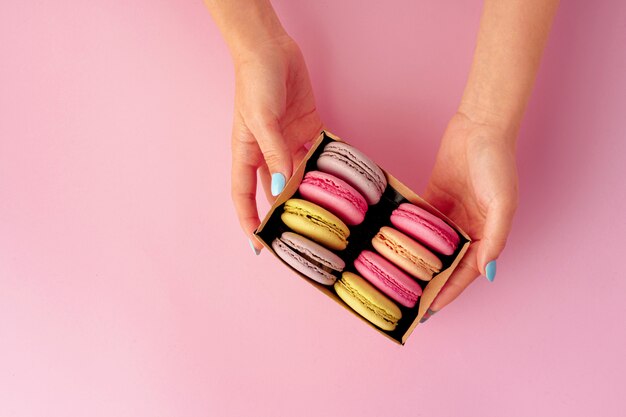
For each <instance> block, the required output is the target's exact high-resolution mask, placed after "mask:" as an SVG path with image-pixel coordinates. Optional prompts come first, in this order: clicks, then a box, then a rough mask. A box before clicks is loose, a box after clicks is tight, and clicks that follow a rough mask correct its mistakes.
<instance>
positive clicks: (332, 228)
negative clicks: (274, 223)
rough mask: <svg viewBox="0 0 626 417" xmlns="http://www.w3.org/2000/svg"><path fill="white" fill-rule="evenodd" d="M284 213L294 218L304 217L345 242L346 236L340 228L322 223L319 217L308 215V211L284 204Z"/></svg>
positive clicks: (322, 220)
mask: <svg viewBox="0 0 626 417" xmlns="http://www.w3.org/2000/svg"><path fill="white" fill-rule="evenodd" d="M284 211H285V213H288V214H294V215H296V216H301V217H306V218H307V219H309V220H311V222H312V223H313V224H316V225H317V226H320V227H323V228H325V229H328V230H329V231H330V232H331V233H333V234H335V235H337V236H338V237H339V238H340V239H341V240H346V239H347V238H348V236H347V235H346V234H345V233H343V231H342V230H341V228H339V226H337V225H336V224H333V223H328V222H326V221H324V219H322V218H321V217H319V216H315V215H312V214H311V213H309V212H308V211H306V210H304V209H301V208H299V207H293V206H289V205H287V204H285V209H284Z"/></svg>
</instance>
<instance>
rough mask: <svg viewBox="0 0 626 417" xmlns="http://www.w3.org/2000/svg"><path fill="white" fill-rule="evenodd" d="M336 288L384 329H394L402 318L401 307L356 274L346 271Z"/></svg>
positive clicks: (355, 309)
mask: <svg viewBox="0 0 626 417" xmlns="http://www.w3.org/2000/svg"><path fill="white" fill-rule="evenodd" d="M334 288H335V292H337V295H338V296H339V298H341V299H342V300H343V301H344V302H345V303H346V304H347V305H349V306H350V307H351V308H352V309H353V310H354V311H356V312H357V313H359V314H360V315H361V316H363V317H364V318H365V319H367V320H368V321H370V322H371V323H372V324H374V325H375V326H378V327H380V328H381V329H383V330H388V331H391V330H394V329H395V328H396V326H397V325H398V321H399V320H400V319H401V318H402V312H401V311H400V308H398V306H397V305H395V304H394V303H393V301H391V300H390V299H389V298H387V297H385V296H384V295H383V294H381V293H380V291H378V290H377V289H376V288H374V287H373V286H372V285H371V284H370V283H368V282H367V281H365V280H364V279H363V278H361V277H360V276H358V275H356V274H353V273H351V272H344V273H343V274H341V279H340V280H338V281H337V282H335V286H334Z"/></svg>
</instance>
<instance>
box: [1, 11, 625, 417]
mask: <svg viewBox="0 0 626 417" xmlns="http://www.w3.org/2000/svg"><path fill="white" fill-rule="evenodd" d="M275 3H276V8H277V10H278V12H279V14H280V15H281V16H282V19H283V21H284V24H285V26H286V27H287V28H288V29H289V30H290V32H291V33H292V35H293V36H294V37H295V38H296V39H297V40H298V41H299V43H300V45H301V47H302V49H303V51H304V54H305V56H306V58H307V61H308V63H309V68H310V71H311V76H312V79H313V82H314V86H315V92H316V95H317V99H318V105H319V108H320V110H321V113H322V116H323V117H324V121H325V122H326V123H327V125H328V126H329V127H330V128H331V130H332V131H333V132H335V133H336V134H338V135H339V136H341V137H344V138H345V139H347V140H350V141H351V142H353V143H354V144H356V145H358V146H359V147H361V148H362V149H363V150H364V151H366V152H367V153H370V154H371V155H374V156H375V159H376V160H377V161H378V162H379V163H380V164H381V165H382V166H383V167H387V168H390V170H391V171H392V172H393V173H394V174H395V175H396V176H397V177H399V178H400V179H401V180H403V181H404V182H406V183H407V184H408V185H410V186H411V187H414V189H416V190H422V189H423V187H424V186H425V184H426V181H427V178H428V175H429V171H430V169H431V167H432V163H433V159H434V156H435V152H436V149H437V144H438V140H439V137H440V135H441V133H442V131H443V128H444V126H445V123H446V121H447V118H448V117H449V116H450V115H451V114H452V112H453V111H454V109H455V106H456V104H457V102H458V100H459V97H460V94H461V91H462V88H463V84H464V81H465V77H466V74H467V70H468V66H469V63H470V59H471V55H472V49H473V42H474V36H475V32H476V29H477V25H478V18H479V14H480V2H479V1H460V0H441V1H433V2H414V1H409V0H406V1H400V2H394V3H393V6H387V7H386V8H384V9H383V8H382V7H381V3H380V2H363V1H362V0H352V1H314V2H305V1H300V2H293V1H290V0H280V1H276V2H275ZM367 3H369V4H367ZM625 44H626V2H624V1H623V0H613V1H602V2H590V1H586V0H570V1H564V2H563V4H562V7H561V9H560V11H559V14H558V16H557V18H556V22H555V25H554V30H553V33H552V35H551V38H550V40H549V43H548V47H547V50H546V55H545V60H544V62H543V64H542V68H541V71H540V73H539V77H538V81H537V85H536V89H535V92H534V94H533V97H532V100H531V103H530V106H529V109H528V113H527V117H526V120H525V124H524V127H523V129H522V132H521V137H520V142H519V143H520V146H519V168H520V177H521V179H520V181H521V205H520V208H519V211H518V215H517V217H516V220H515V225H514V230H513V233H512V234H511V236H510V239H509V244H508V247H507V250H506V252H505V253H504V254H503V256H502V257H501V258H500V260H499V261H498V266H499V269H498V277H497V278H496V281H495V283H494V284H489V283H488V282H487V281H486V280H485V279H480V280H478V281H477V282H476V283H475V284H474V285H473V286H472V287H471V288H470V289H469V290H468V291H466V293H465V294H463V296H462V297H461V298H460V299H459V300H458V301H457V302H455V303H454V304H453V305H451V306H450V307H449V308H447V309H446V310H444V311H442V312H441V313H439V315H437V316H435V317H434V318H433V319H431V320H430V321H429V322H428V323H427V324H426V325H424V326H420V327H418V328H417V330H416V332H415V333H414V334H413V336H412V337H411V339H410V340H409V343H408V344H407V345H406V346H405V347H399V346H397V345H395V344H393V343H391V342H390V341H389V340H387V339H386V338H384V337H381V336H380V335H378V334H377V333H376V332H374V331H373V330H371V329H370V328H368V327H367V326H365V325H363V324H362V323H361V322H360V321H358V320H357V319H355V318H354V317H353V316H352V315H350V314H348V313H346V312H345V311H343V309H342V308H341V307H339V306H337V305H335V303H334V302H332V301H331V300H329V299H327V298H325V297H324V296H322V295H321V294H320V293H318V292H317V291H314V290H313V289H312V288H311V287H310V286H309V285H307V284H306V283H304V282H302V281H301V280H299V279H297V278H296V277H295V276H294V275H293V274H292V273H291V272H290V271H288V270H286V269H285V268H284V267H283V266H282V265H281V264H280V263H279V262H277V261H276V260H275V259H274V258H273V257H271V256H270V255H269V254H268V253H263V254H262V255H261V256H260V257H258V258H257V257H254V256H253V255H252V253H251V251H250V248H249V247H248V242H247V241H246V239H245V238H244V236H243V235H242V234H241V233H240V231H239V228H238V224H237V222H236V219H235V216H234V211H233V210H232V207H231V203H230V198H229V169H230V165H229V158H230V156H229V135H230V124H231V121H230V119H231V114H232V104H233V100H232V95H233V76H232V68H231V63H230V60H229V57H228V53H227V50H226V48H225V46H224V45H223V44H222V41H221V39H220V37H219V34H218V33H217V31H216V29H215V27H214V26H213V24H212V22H211V20H210V18H209V15H208V13H207V12H206V10H205V9H204V6H203V5H202V3H201V2H200V1H194V2H182V1H173V0H158V1H154V0H151V1H146V0H136V1H99V2H93V1H77V0H76V1H61V2H34V1H3V2H1V3H0V62H1V63H0V416H3V417H14V416H83V415H84V416H87V415H88V416H116V417H118V416H295V415H298V416H333V415H345V416H357V415H358V416H362V417H365V416H382V415H386V416H389V415H394V414H395V415H420V416H422V415H423V416H460V415H466V416H503V415H506V416H529V415H541V416H564V415H568V416H588V415H602V416H618V415H623V413H624V409H625V407H626V401H625V399H624V387H625V386H626V381H625V378H624V373H625V372H626V361H625V360H624V353H625V351H626V335H625V333H626V324H625V321H624V317H625V316H626V302H625V301H624V295H625V294H626V280H625V279H624V278H625V275H626V274H625V272H624V267H623V265H622V264H623V259H624V250H625V249H626V245H625V244H624V240H623V239H624V236H625V234H626V221H625V220H624V212H625V210H626V187H625V185H624V184H625V182H624V181H625V180H624V177H625V174H626V168H625V164H626V140H625V137H626V123H625V122H624V111H625V109H626V80H625V78H624V74H626V54H625V53H624V45H625ZM263 207H264V208H267V204H263Z"/></svg>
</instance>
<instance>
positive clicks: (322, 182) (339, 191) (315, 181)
mask: <svg viewBox="0 0 626 417" xmlns="http://www.w3.org/2000/svg"><path fill="white" fill-rule="evenodd" d="M302 184H311V185H313V186H316V187H320V188H330V189H331V190H332V193H333V194H335V195H339V196H340V197H341V198H343V199H344V200H348V201H349V202H350V203H351V204H352V205H354V206H355V207H356V208H357V209H358V210H359V211H360V212H361V213H363V214H365V212H366V211H367V203H366V202H365V200H363V199H358V198H356V197H355V196H354V195H352V194H351V193H349V192H346V190H344V189H343V188H341V187H339V186H337V184H335V183H334V182H332V181H330V180H327V179H322V178H315V177H312V176H311V175H309V174H307V175H305V176H304V179H303V180H302Z"/></svg>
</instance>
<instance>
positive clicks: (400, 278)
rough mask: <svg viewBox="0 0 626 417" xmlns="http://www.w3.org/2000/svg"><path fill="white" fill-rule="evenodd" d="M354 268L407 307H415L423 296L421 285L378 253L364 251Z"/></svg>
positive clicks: (356, 260)
mask: <svg viewBox="0 0 626 417" xmlns="http://www.w3.org/2000/svg"><path fill="white" fill-rule="evenodd" d="M354 267H355V268H356V270H357V271H359V273H360V274H361V275H362V276H363V278H365V279H366V280H368V281H369V282H370V283H372V285H374V286H375V287H376V288H378V289H379V290H381V291H382V292H383V293H385V294H387V295H388V296H389V297H390V298H391V299H392V300H395V301H397V302H398V303H399V304H401V305H403V306H405V307H409V308H410V307H415V304H416V303H417V299H418V298H419V297H420V296H421V295H422V288H421V287H420V286H419V284H418V283H417V282H416V281H415V280H413V278H411V277H409V276H408V275H407V274H405V273H404V272H402V271H401V270H400V269H398V268H397V267H396V266H394V265H393V264H392V263H391V262H389V261H387V260H386V259H385V258H383V257H382V256H380V255H379V254H377V253H374V252H371V251H369V250H364V251H363V252H361V253H360V254H359V256H358V257H357V258H356V259H355V261H354Z"/></svg>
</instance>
